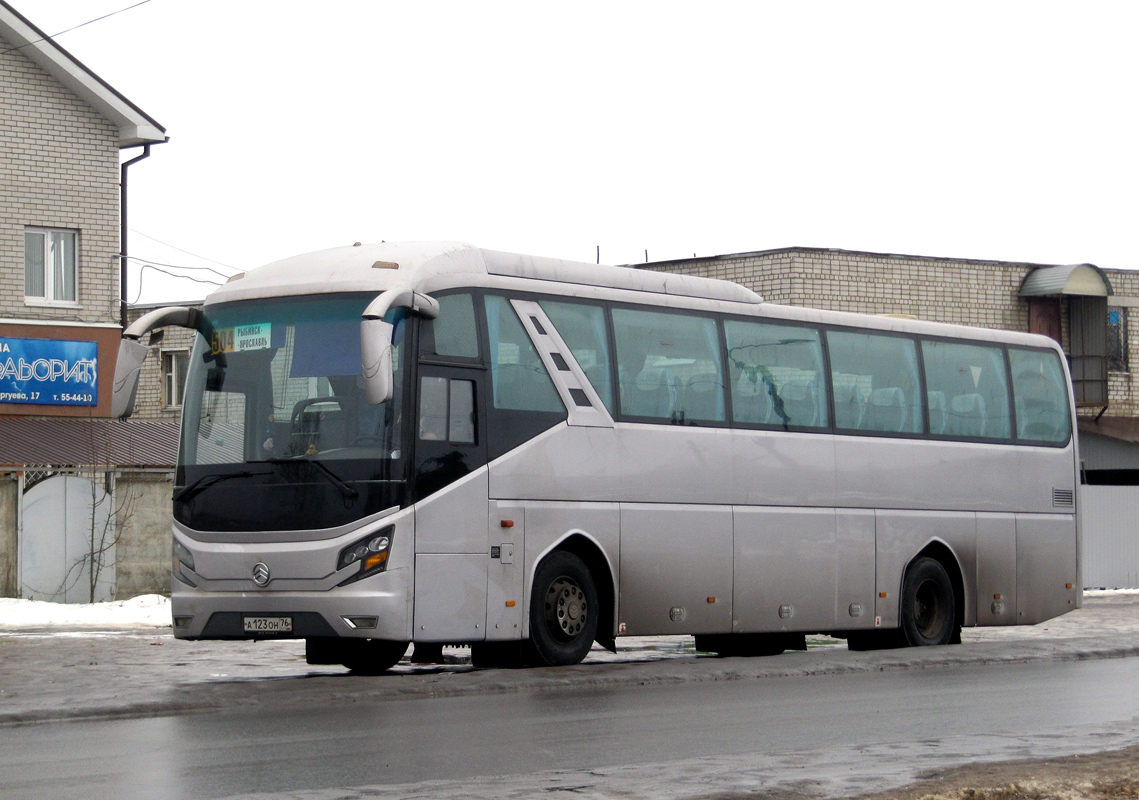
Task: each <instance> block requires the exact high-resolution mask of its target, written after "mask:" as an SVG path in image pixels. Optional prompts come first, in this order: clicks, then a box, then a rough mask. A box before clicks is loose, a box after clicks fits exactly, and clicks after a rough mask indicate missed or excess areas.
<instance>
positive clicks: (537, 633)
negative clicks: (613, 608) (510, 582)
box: [529, 550, 598, 667]
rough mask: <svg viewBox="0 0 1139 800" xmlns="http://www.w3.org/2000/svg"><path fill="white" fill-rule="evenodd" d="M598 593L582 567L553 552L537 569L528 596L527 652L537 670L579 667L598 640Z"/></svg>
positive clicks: (576, 560) (563, 553) (570, 556)
mask: <svg viewBox="0 0 1139 800" xmlns="http://www.w3.org/2000/svg"><path fill="white" fill-rule="evenodd" d="M597 612H598V604H597V589H596V587H594V585H593V576H592V575H590V574H589V569H588V568H587V567H586V566H585V563H584V562H583V561H582V560H581V559H580V558H578V557H577V556H575V555H574V554H573V553H569V552H566V551H565V550H555V551H554V552H552V553H550V554H549V555H548V556H546V557H545V558H544V559H542V562H541V563H540V564H539V565H538V569H537V571H536V572H535V573H534V585H533V587H532V589H531V594H530V645H531V647H530V648H529V650H530V651H531V652H532V654H533V656H534V661H535V662H536V665H538V666H543V665H544V666H551V667H556V666H565V665H568V664H578V663H580V662H581V660H582V659H584V658H585V657H586V655H587V654H588V653H589V649H590V648H591V647H593V640H594V638H595V637H596V636H597Z"/></svg>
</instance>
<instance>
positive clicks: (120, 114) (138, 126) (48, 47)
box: [0, 0, 167, 149]
mask: <svg viewBox="0 0 1139 800" xmlns="http://www.w3.org/2000/svg"><path fill="white" fill-rule="evenodd" d="M0 36H2V37H3V38H4V39H6V40H7V41H9V42H11V43H12V45H13V46H15V47H17V48H18V49H19V50H20V51H21V52H22V53H23V54H24V55H25V56H27V57H28V58H29V59H30V60H31V61H32V62H34V63H35V64H37V65H38V66H39V67H40V68H41V69H43V70H44V71H45V72H47V73H48V74H49V75H51V76H52V77H53V78H55V79H56V80H58V81H59V82H60V83H61V84H63V85H64V86H66V87H67V88H68V89H70V90H71V91H72V92H74V93H75V94H76V95H77V96H78V97H80V98H81V99H82V100H84V101H85V102H87V103H88V104H89V105H90V106H91V107H92V108H94V109H95V110H96V111H98V112H99V113H100V114H102V115H103V116H104V117H106V118H107V120H108V121H110V122H111V123H112V124H113V125H115V127H117V128H118V131H119V136H118V139H119V148H120V149H121V148H124V147H137V146H139V145H143V144H157V143H161V142H165V141H166V139H167V137H166V129H165V128H164V127H162V125H161V124H159V123H158V122H157V121H156V120H155V119H154V118H153V117H151V116H150V115H148V114H147V113H146V112H145V111H143V110H142V109H141V108H139V107H138V106H136V105H135V104H134V103H132V102H131V101H130V100H128V99H127V98H126V97H124V96H123V95H122V94H120V93H119V92H118V91H116V90H115V88H114V87H113V86H111V85H110V84H109V83H107V82H106V81H105V80H103V79H102V78H100V77H99V76H98V75H96V74H95V73H94V72H92V71H91V70H90V69H88V68H87V67H86V66H84V65H83V63H82V62H81V61H79V59H77V58H75V56H73V55H71V54H70V53H68V52H67V51H66V50H64V49H63V48H62V47H60V46H59V45H58V44H57V43H56V42H55V41H54V40H53V39H52V38H51V37H50V36H48V35H47V34H46V33H44V32H43V31H41V30H40V29H39V28H37V27H36V26H35V25H33V24H32V23H31V22H30V21H29V20H28V19H27V18H25V17H24V16H23V15H21V14H20V12H18V11H16V9H14V8H12V7H11V6H10V5H8V4H7V3H6V2H4V0H0Z"/></svg>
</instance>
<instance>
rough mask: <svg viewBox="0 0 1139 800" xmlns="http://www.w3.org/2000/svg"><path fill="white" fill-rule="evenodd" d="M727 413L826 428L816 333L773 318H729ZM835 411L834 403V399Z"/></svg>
mask: <svg viewBox="0 0 1139 800" xmlns="http://www.w3.org/2000/svg"><path fill="white" fill-rule="evenodd" d="M724 333H725V335H726V337H727V343H728V369H729V370H730V371H731V372H730V383H731V387H732V413H733V414H734V416H735V421H736V422H738V423H745V424H746V423H750V424H758V425H778V426H781V427H826V426H827V425H828V422H827V413H826V404H825V402H824V400H825V396H824V394H823V392H821V391H819V387H821V386H823V348H822V343H821V341H820V338H819V332H818V331H817V330H814V329H812V328H800V327H797V326H793V325H782V324H778V323H761V322H745V321H743V320H728V321H726V322H725V323H724ZM835 405H836V413H840V412H839V410H838V406H839V403H838V401H837V400H836V403H835Z"/></svg>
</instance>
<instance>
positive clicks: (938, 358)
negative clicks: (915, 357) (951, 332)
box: [921, 340, 1012, 441]
mask: <svg viewBox="0 0 1139 800" xmlns="http://www.w3.org/2000/svg"><path fill="white" fill-rule="evenodd" d="M921 352H922V360H923V362H924V363H925V386H926V390H927V391H928V393H929V395H928V397H929V403H930V408H929V427H930V433H932V434H935V435H939V434H946V435H949V436H964V437H969V438H983V439H1003V440H1006V441H1007V440H1008V439H1009V438H1011V436H1012V426H1011V425H1010V423H1009V410H1008V409H1009V402H1008V400H1009V392H1008V379H1007V378H1006V377H1005V359H1004V353H1003V352H1002V351H1001V348H999V347H991V346H986V345H977V344H966V343H964V342H945V341H936V340H925V341H923V342H922V343H921Z"/></svg>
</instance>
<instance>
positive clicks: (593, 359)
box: [541, 300, 614, 414]
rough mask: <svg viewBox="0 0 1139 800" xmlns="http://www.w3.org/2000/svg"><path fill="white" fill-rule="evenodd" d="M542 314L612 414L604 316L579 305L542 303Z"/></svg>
mask: <svg viewBox="0 0 1139 800" xmlns="http://www.w3.org/2000/svg"><path fill="white" fill-rule="evenodd" d="M541 306H542V310H543V311H545V312H546V314H547V316H549V318H550V321H551V322H552V323H554V327H555V328H557V329H558V333H559V334H561V337H562V340H563V341H564V342H565V343H566V346H567V347H569V349H570V352H571V353H573V357H574V358H575V359H577V363H578V366H580V367H581V368H582V370H584V371H585V377H587V378H588V379H589V382H590V383H591V384H593V388H594V390H596V391H597V393H598V394H599V395H601V400H602V402H604V403H605V407H606V408H607V409H609V413H610V414H612V413H614V408H613V382H612V379H611V378H610V377H609V374H610V373H609V339H608V336H607V335H606V333H605V312H604V311H603V310H602V309H601V308H599V307H597V306H588V305H583V304H581V303H555V302H553V301H550V300H544V301H542V303H541Z"/></svg>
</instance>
